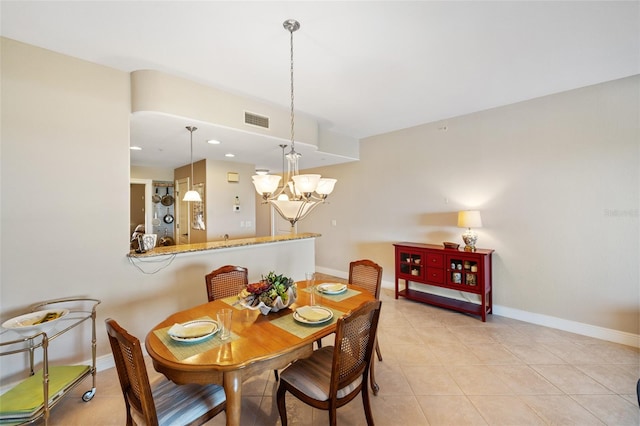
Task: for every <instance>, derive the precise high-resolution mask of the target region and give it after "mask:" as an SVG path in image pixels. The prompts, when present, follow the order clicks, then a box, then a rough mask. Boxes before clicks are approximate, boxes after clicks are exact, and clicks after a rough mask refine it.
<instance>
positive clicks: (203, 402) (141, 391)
mask: <svg viewBox="0 0 640 426" xmlns="http://www.w3.org/2000/svg"><path fill="white" fill-rule="evenodd" d="M105 324H106V327H107V334H108V336H109V343H110V344H111V350H112V352H113V358H114V360H115V364H116V370H117V372H118V379H119V380H120V387H121V388H122V394H123V396H124V402H125V406H126V411H127V423H126V424H127V426H132V425H134V424H136V425H148V426H156V425H176V424H179V425H193V426H195V425H201V424H204V423H206V422H207V421H208V420H210V419H212V418H213V417H215V416H216V415H217V414H218V413H220V412H221V411H223V410H224V409H225V407H226V398H225V393H224V388H222V386H218V385H213V384H211V385H198V384H189V385H180V386H178V385H176V384H175V383H173V382H171V381H169V380H167V379H166V378H165V377H162V378H159V380H157V381H154V383H153V384H152V383H150V382H149V376H148V374H147V369H146V366H145V362H144V357H143V354H142V348H141V347H140V341H139V340H138V339H137V338H136V337H135V336H132V335H131V334H129V333H128V332H127V331H126V330H125V329H124V328H122V327H121V326H120V325H119V324H118V323H117V322H116V321H115V320H113V319H111V318H107V319H106V320H105Z"/></svg>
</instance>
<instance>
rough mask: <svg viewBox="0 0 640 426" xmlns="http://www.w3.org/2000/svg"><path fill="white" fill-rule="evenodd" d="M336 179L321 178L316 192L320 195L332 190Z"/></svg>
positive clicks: (325, 194) (329, 192) (327, 193)
mask: <svg viewBox="0 0 640 426" xmlns="http://www.w3.org/2000/svg"><path fill="white" fill-rule="evenodd" d="M337 181H338V180H337V179H332V178H322V179H320V180H319V181H318V186H317V187H316V192H317V193H318V194H320V195H323V196H325V197H326V196H327V195H329V194H331V193H332V192H333V187H334V186H335V185H336V182H337Z"/></svg>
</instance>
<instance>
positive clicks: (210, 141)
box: [207, 139, 220, 145]
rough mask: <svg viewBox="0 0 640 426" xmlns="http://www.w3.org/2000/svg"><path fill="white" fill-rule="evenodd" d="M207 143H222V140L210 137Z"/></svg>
mask: <svg viewBox="0 0 640 426" xmlns="http://www.w3.org/2000/svg"><path fill="white" fill-rule="evenodd" d="M207 143H210V144H211V145H220V141H219V140H216V139H209V140H208V141H207Z"/></svg>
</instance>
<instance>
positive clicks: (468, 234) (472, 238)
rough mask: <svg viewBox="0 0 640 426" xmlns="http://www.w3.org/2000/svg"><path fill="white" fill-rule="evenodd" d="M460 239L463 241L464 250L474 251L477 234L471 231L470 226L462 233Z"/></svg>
mask: <svg viewBox="0 0 640 426" xmlns="http://www.w3.org/2000/svg"><path fill="white" fill-rule="evenodd" d="M462 241H464V244H465V246H464V251H476V242H477V241H478V234H476V233H475V232H473V231H472V230H471V228H469V229H467V230H466V231H465V233H464V234H462Z"/></svg>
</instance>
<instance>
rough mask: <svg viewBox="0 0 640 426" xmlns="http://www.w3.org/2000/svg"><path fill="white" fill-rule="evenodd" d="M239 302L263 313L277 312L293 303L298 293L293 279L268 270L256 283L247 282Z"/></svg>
mask: <svg viewBox="0 0 640 426" xmlns="http://www.w3.org/2000/svg"><path fill="white" fill-rule="evenodd" d="M239 297H240V301H241V302H240V303H241V304H242V306H244V307H245V308H248V309H252V310H256V309H259V310H260V312H261V313H262V314H263V315H267V314H268V313H269V312H278V311H280V310H282V309H285V308H287V307H289V306H291V305H292V304H293V303H295V301H296V299H297V297H298V293H297V287H296V284H295V282H294V281H293V279H291V278H288V277H285V276H284V275H277V274H276V273H275V272H269V274H268V275H267V276H266V277H264V276H263V277H262V280H260V282H257V283H253V284H249V285H248V286H247V287H246V288H244V289H243V290H242V291H241V292H240V294H239Z"/></svg>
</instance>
